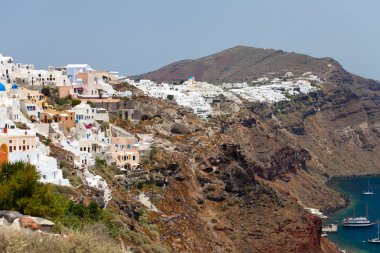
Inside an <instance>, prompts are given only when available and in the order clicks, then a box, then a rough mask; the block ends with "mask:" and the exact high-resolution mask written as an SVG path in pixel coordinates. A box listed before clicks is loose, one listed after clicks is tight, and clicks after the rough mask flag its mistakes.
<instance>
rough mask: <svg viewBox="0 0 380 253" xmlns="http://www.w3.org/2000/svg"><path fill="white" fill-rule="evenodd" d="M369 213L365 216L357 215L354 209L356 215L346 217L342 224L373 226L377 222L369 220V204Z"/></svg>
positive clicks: (345, 225) (347, 225)
mask: <svg viewBox="0 0 380 253" xmlns="http://www.w3.org/2000/svg"><path fill="white" fill-rule="evenodd" d="M366 211H367V214H366V216H365V217H356V216H355V209H354V217H348V218H344V219H343V222H342V225H343V227H371V226H373V225H375V224H376V223H374V222H371V221H370V220H368V205H366Z"/></svg>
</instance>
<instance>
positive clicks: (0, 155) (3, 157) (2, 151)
mask: <svg viewBox="0 0 380 253" xmlns="http://www.w3.org/2000/svg"><path fill="white" fill-rule="evenodd" d="M6 162H8V146H7V144H5V143H4V144H2V145H1V147H0V164H2V163H6Z"/></svg>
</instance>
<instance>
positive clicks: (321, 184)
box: [118, 47, 380, 252]
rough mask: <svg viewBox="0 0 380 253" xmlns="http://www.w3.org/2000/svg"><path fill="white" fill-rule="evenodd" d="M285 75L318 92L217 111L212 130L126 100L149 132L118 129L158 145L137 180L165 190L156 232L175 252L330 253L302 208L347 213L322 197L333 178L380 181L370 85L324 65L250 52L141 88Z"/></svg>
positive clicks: (158, 106)
mask: <svg viewBox="0 0 380 253" xmlns="http://www.w3.org/2000/svg"><path fill="white" fill-rule="evenodd" d="M289 71H291V72H292V73H294V74H295V75H298V74H302V73H305V72H313V74H315V75H318V76H319V77H321V78H322V80H323V82H322V84H320V86H319V90H318V91H317V92H313V93H310V94H308V95H300V96H296V97H292V99H291V100H289V101H284V102H279V103H275V104H271V105H268V104H265V103H252V102H247V101H245V102H244V104H242V105H236V104H233V105H232V104H227V105H223V106H222V107H221V108H220V110H225V112H226V111H228V112H229V113H228V114H220V115H219V116H217V117H214V118H212V119H210V120H208V121H202V120H200V119H198V118H197V117H196V116H195V115H193V114H192V113H191V111H190V110H189V109H186V108H182V107H178V106H176V105H175V104H174V103H172V102H169V101H163V100H158V99H153V98H148V97H144V96H136V97H135V98H133V100H132V101H133V103H135V106H136V107H138V108H141V109H143V111H144V113H145V115H144V117H143V118H144V120H143V121H142V122H140V123H139V124H138V125H137V126H133V127H132V126H130V125H128V124H125V123H123V122H118V124H120V125H121V126H124V127H126V128H128V129H129V130H130V131H135V132H147V133H153V134H155V136H156V148H157V150H158V153H157V155H156V156H155V157H154V159H153V160H152V161H149V162H147V163H146V164H144V168H145V169H146V170H147V171H149V173H156V176H157V175H159V176H158V178H161V180H156V182H161V183H157V184H158V185H163V183H162V182H165V184H164V185H165V187H166V188H165V192H164V193H161V198H160V201H159V203H158V204H157V207H158V208H159V210H160V211H161V212H162V213H161V218H157V220H156V222H157V224H159V227H160V241H161V242H162V243H164V244H166V245H169V246H170V248H171V249H172V250H173V251H174V252H201V251H207V252H337V249H336V247H334V246H333V245H331V244H330V243H329V242H328V241H327V240H321V238H320V229H321V221H320V219H318V218H317V217H315V216H313V215H310V214H308V213H306V212H305V211H304V209H303V207H314V208H319V209H321V210H323V211H331V210H336V208H339V207H342V206H344V205H345V201H344V199H343V198H342V196H340V195H339V194H338V193H336V192H334V191H333V190H331V189H330V188H328V187H327V186H326V185H325V183H326V181H327V180H328V179H329V178H330V177H332V176H343V175H344V176H348V175H353V174H367V173H378V172H379V168H380V156H379V155H378V154H379V152H380V150H379V149H380V99H379V97H380V84H379V83H378V82H377V81H374V80H368V79H364V78H361V77H358V76H355V75H352V74H350V73H348V72H347V71H345V70H344V69H343V68H342V66H341V65H340V64H339V63H337V62H336V61H334V60H332V59H330V58H323V59H315V58H312V57H309V56H305V55H299V54H295V53H286V52H283V51H275V50H264V49H256V48H246V47H235V48H232V49H229V50H226V51H224V52H221V53H219V54H215V55H212V56H208V57H205V58H201V59H198V60H190V61H181V62H177V63H174V64H171V65H168V66H166V67H163V68H162V69H160V70H158V71H154V72H151V73H147V74H143V75H140V76H137V77H136V78H144V79H151V80H156V81H178V80H183V79H186V77H187V76H188V75H194V76H195V78H196V79H197V80H201V81H209V82H213V83H222V82H242V81H249V80H252V78H255V77H256V78H257V77H261V76H263V75H267V76H280V75H283V74H284V73H286V72H289ZM125 85H127V84H125ZM123 86H124V84H119V85H118V87H119V88H123ZM136 94H139V93H138V92H137V93H136ZM229 108H234V110H229ZM162 217H164V218H162Z"/></svg>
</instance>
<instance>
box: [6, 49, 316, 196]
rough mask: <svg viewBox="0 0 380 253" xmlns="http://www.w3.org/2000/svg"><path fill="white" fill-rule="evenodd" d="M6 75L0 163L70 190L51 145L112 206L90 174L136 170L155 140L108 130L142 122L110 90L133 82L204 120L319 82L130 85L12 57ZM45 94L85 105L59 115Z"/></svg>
mask: <svg viewBox="0 0 380 253" xmlns="http://www.w3.org/2000/svg"><path fill="white" fill-rule="evenodd" d="M0 75H1V76H0V117H1V120H0V163H2V162H15V161H27V162H30V163H31V164H33V165H35V166H36V168H37V169H38V171H39V173H40V175H41V181H42V182H49V183H53V184H58V185H66V186H69V185H70V183H69V181H68V179H65V178H63V173H62V171H61V169H60V168H59V164H58V163H57V160H56V159H55V158H53V157H51V156H49V154H50V148H49V147H48V146H46V145H45V144H44V143H43V142H42V141H41V139H44V140H49V142H51V144H52V145H54V146H56V147H59V148H61V149H63V150H65V152H66V153H65V154H66V156H67V157H66V159H67V160H69V161H71V162H72V163H73V164H74V166H75V168H77V170H78V171H80V173H81V176H82V178H84V180H85V181H86V183H87V184H88V185H89V186H91V187H95V188H98V189H100V190H103V191H104V198H105V201H106V202H107V201H109V200H110V199H111V193H110V191H109V189H108V186H107V183H106V182H105V181H104V180H103V179H102V178H101V177H100V176H99V175H95V174H93V173H92V172H91V171H90V170H89V169H88V167H89V166H92V165H94V164H95V162H96V159H102V160H105V161H106V163H107V164H109V165H113V166H115V167H116V168H118V169H121V170H128V169H134V168H137V167H138V166H139V163H140V160H141V158H142V157H143V156H144V155H147V154H148V153H149V150H150V146H151V144H152V142H153V136H151V135H133V134H131V133H129V132H127V131H125V130H124V129H122V128H119V127H117V126H115V125H113V124H111V123H110V117H115V118H121V119H123V120H128V121H130V122H131V123H132V124H136V123H137V122H138V121H139V120H140V119H141V115H142V111H141V109H139V108H134V105H133V103H131V100H129V99H128V98H129V97H131V96H132V93H131V92H130V91H124V92H120V91H116V90H114V89H113V87H112V85H111V83H112V82H118V81H120V80H124V81H127V82H128V83H129V84H131V85H134V86H136V87H137V88H139V89H141V90H142V91H143V92H144V93H145V94H146V95H149V96H152V97H157V98H163V99H169V100H173V101H174V102H176V103H177V104H178V105H181V106H186V107H190V108H192V109H193V111H194V113H195V114H196V115H198V116H199V117H200V118H203V119H206V118H209V117H212V116H213V114H214V109H215V108H217V107H218V104H220V103H222V102H224V101H232V102H235V103H237V104H240V103H242V101H243V100H246V101H259V102H267V103H275V102H278V101H282V100H288V96H291V95H297V94H307V93H309V92H312V91H315V90H317V89H318V86H317V85H318V84H319V83H320V82H321V80H320V79H319V78H318V77H316V76H314V75H312V73H311V72H308V73H305V74H304V75H302V76H301V77H294V76H293V74H292V73H286V75H285V76H283V77H282V78H274V79H269V78H268V77H263V78H260V79H257V80H254V81H252V82H250V83H232V84H223V85H222V86H217V85H213V84H209V83H207V82H197V81H195V78H194V77H192V76H190V77H189V78H188V80H186V81H183V82H181V83H180V84H168V83H161V84H157V83H155V82H152V81H150V80H139V81H134V80H129V79H125V78H122V77H120V76H119V75H118V73H116V72H108V71H99V70H94V69H92V68H91V67H90V66H89V65H88V64H68V65H67V66H64V67H59V68H54V67H49V68H48V70H36V69H35V67H34V65H32V64H20V63H14V61H13V58H12V57H5V56H2V55H1V54H0ZM46 87H51V88H54V89H56V90H57V91H58V96H59V98H60V99H64V98H68V97H70V98H75V99H79V100H80V104H78V105H75V106H73V107H72V108H70V109H66V110H57V109H55V108H54V106H53V105H49V103H48V101H47V97H46V96H45V95H44V94H42V93H41V91H42V89H43V88H46ZM20 126H22V127H20ZM45 143H46V142H45Z"/></svg>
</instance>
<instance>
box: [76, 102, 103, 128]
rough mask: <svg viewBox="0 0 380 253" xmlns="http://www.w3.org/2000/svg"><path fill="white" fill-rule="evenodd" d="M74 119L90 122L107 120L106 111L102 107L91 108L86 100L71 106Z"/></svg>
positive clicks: (77, 121)
mask: <svg viewBox="0 0 380 253" xmlns="http://www.w3.org/2000/svg"><path fill="white" fill-rule="evenodd" d="M73 110H74V112H75V121H76V123H79V122H86V123H92V122H94V121H109V116H108V112H107V110H106V109H103V108H92V107H91V106H90V105H89V104H87V102H86V101H82V102H81V103H80V104H79V105H77V106H75V107H74V108H73Z"/></svg>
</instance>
